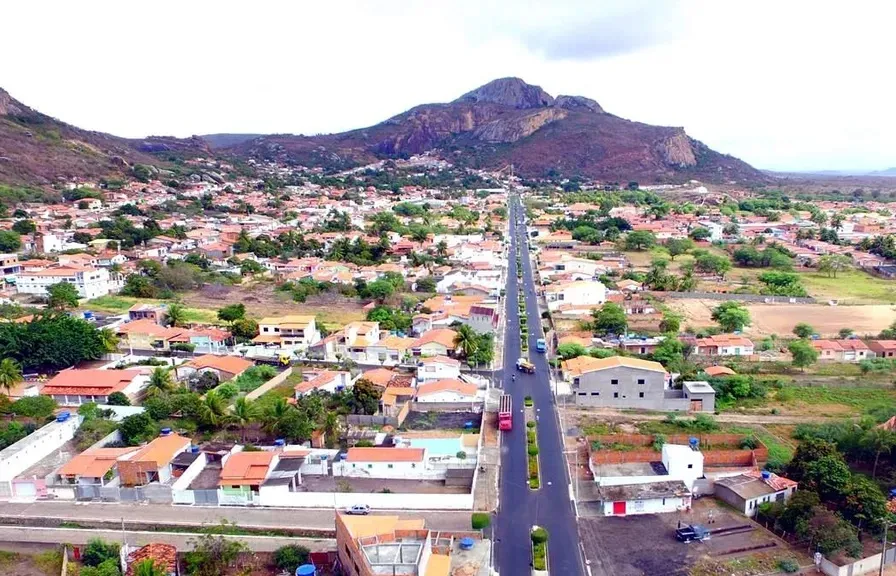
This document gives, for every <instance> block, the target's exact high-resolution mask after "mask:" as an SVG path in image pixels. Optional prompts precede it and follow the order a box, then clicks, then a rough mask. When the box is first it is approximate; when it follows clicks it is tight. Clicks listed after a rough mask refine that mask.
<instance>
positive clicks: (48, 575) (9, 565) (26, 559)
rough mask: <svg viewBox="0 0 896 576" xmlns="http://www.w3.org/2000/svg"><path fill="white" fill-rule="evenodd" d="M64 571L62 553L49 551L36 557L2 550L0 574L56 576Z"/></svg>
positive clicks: (0, 552)
mask: <svg viewBox="0 0 896 576" xmlns="http://www.w3.org/2000/svg"><path fill="white" fill-rule="evenodd" d="M61 570H62V553H61V552H59V551H57V550H48V551H46V552H40V553H37V554H34V555H31V554H19V553H14V552H6V551H2V550H0V574H9V575H14V576H56V575H57V574H59V572H60V571H61Z"/></svg>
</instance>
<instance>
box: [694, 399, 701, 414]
mask: <svg viewBox="0 0 896 576" xmlns="http://www.w3.org/2000/svg"><path fill="white" fill-rule="evenodd" d="M691 412H703V398H700V399H698V400H691Z"/></svg>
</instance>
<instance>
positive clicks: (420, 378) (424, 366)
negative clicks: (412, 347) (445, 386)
mask: <svg viewBox="0 0 896 576" xmlns="http://www.w3.org/2000/svg"><path fill="white" fill-rule="evenodd" d="M444 378H454V379H457V378H460V361H458V360H455V359H454V358H449V357H447V356H429V357H427V358H421V359H420V360H419V361H418V362H417V382H418V383H424V382H431V381H434V380H442V379H444Z"/></svg>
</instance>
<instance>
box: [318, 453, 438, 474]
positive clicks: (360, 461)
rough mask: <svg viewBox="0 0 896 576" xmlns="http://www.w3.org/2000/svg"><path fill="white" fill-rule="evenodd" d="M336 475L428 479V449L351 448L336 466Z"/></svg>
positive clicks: (334, 472)
mask: <svg viewBox="0 0 896 576" xmlns="http://www.w3.org/2000/svg"><path fill="white" fill-rule="evenodd" d="M333 476H349V477H355V478H400V479H406V480H411V479H415V478H417V479H420V478H426V477H428V476H430V474H427V466H426V448H349V449H348V453H347V454H346V456H345V459H344V460H342V461H340V462H334V463H333Z"/></svg>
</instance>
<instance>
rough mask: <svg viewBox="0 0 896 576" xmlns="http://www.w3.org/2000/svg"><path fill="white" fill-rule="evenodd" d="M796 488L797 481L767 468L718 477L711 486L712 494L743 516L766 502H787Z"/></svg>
mask: <svg viewBox="0 0 896 576" xmlns="http://www.w3.org/2000/svg"><path fill="white" fill-rule="evenodd" d="M796 488H797V483H796V482H794V481H793V480H791V479H789V478H785V477H783V476H778V475H777V474H775V473H773V472H769V471H767V470H763V471H762V472H759V471H754V470H751V471H749V472H746V473H744V474H739V475H737V476H728V477H727V478H719V479H718V480H716V481H715V485H714V486H713V494H714V495H715V496H716V498H719V499H720V500H723V501H725V502H727V503H728V504H730V505H732V506H734V507H735V508H737V509H738V510H740V511H741V512H742V513H743V514H744V515H745V516H750V517H752V516H755V515H756V512H757V511H758V510H759V506H760V505H762V504H765V503H766V502H781V503H782V504H783V503H785V502H787V501H788V500H790V497H791V496H793V493H794V492H796Z"/></svg>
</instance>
